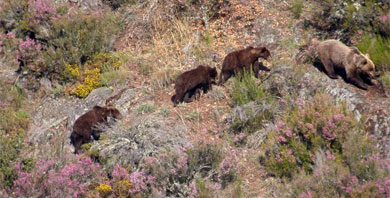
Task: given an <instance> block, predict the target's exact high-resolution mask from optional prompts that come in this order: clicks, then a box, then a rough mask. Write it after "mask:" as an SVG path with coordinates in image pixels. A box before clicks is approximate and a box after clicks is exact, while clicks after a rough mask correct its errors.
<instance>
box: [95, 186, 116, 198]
mask: <svg viewBox="0 0 390 198" xmlns="http://www.w3.org/2000/svg"><path fill="white" fill-rule="evenodd" d="M95 190H96V191H97V192H99V195H100V196H102V197H108V196H109V195H110V194H111V192H112V188H111V186H110V185H107V184H100V185H99V186H96V187H95Z"/></svg>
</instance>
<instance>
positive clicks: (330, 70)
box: [321, 59, 338, 79]
mask: <svg viewBox="0 0 390 198" xmlns="http://www.w3.org/2000/svg"><path fill="white" fill-rule="evenodd" d="M321 62H322V64H323V65H324V68H325V71H326V74H328V76H329V78H332V79H337V78H338V77H337V75H336V73H335V72H334V68H333V64H332V62H331V61H330V60H328V59H321Z"/></svg>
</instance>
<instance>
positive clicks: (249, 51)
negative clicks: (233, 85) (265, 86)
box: [218, 47, 271, 85]
mask: <svg viewBox="0 0 390 198" xmlns="http://www.w3.org/2000/svg"><path fill="white" fill-rule="evenodd" d="M259 58H264V59H266V60H268V59H269V58H271V53H270V51H269V50H268V49H267V48H266V47H259V48H254V47H247V48H246V49H242V50H238V51H234V52H231V53H230V54H228V55H227V56H226V57H225V59H224V60H223V64H222V70H221V73H220V74H219V82H218V84H219V85H222V84H223V83H225V82H226V81H227V80H228V79H229V78H230V77H231V76H233V75H235V74H236V73H243V71H244V68H245V69H246V71H249V69H250V67H251V66H252V70H253V73H254V74H255V76H256V78H258V73H259V70H260V69H264V70H267V71H269V69H268V68H266V67H264V66H263V65H262V64H261V63H260V62H258V59H259Z"/></svg>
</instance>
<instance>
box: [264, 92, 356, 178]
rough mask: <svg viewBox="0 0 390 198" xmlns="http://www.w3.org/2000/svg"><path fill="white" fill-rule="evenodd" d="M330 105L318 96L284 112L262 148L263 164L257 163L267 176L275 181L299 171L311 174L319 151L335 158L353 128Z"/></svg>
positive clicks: (339, 109)
mask: <svg viewBox="0 0 390 198" xmlns="http://www.w3.org/2000/svg"><path fill="white" fill-rule="evenodd" d="M331 101H332V100H331V98H330V97H329V96H327V95H322V94H318V95H316V96H315V97H314V99H313V100H311V101H309V102H306V103H304V104H301V105H296V107H292V109H291V110H289V111H287V113H286V115H285V116H284V117H283V119H282V120H281V121H279V122H278V123H277V124H276V131H274V132H271V133H270V134H269V135H268V137H267V141H266V142H265V144H263V148H264V150H265V153H264V156H262V158H263V159H265V160H261V161H263V162H264V165H265V167H266V169H267V171H268V172H269V173H271V174H273V175H276V176H278V177H291V176H292V175H293V174H294V173H297V172H299V171H301V170H302V171H305V172H307V173H311V172H312V171H313V170H312V165H313V164H314V160H315V153H316V152H317V151H318V150H321V149H322V150H326V151H327V152H329V153H331V154H332V156H333V155H335V156H336V157H339V155H340V153H341V150H342V142H344V140H345V137H346V135H347V134H348V133H349V131H351V130H354V129H355V128H356V126H357V124H356V122H355V121H354V119H353V117H352V114H351V113H347V112H346V111H345V107H344V106H343V105H334V104H333V103H332V102H331Z"/></svg>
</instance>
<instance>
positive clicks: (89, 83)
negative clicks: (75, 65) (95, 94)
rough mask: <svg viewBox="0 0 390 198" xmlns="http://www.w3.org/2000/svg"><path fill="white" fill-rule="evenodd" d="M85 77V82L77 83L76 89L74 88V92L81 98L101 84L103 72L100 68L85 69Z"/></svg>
mask: <svg viewBox="0 0 390 198" xmlns="http://www.w3.org/2000/svg"><path fill="white" fill-rule="evenodd" d="M84 75H85V78H84V81H83V83H80V84H78V85H77V87H76V89H75V90H73V93H74V94H75V95H76V96H78V97H81V98H85V97H87V96H88V94H89V93H91V91H92V90H94V89H96V88H98V87H99V86H100V84H101V83H100V79H101V73H100V69H99V68H95V69H92V70H89V69H87V70H85V72H84Z"/></svg>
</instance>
